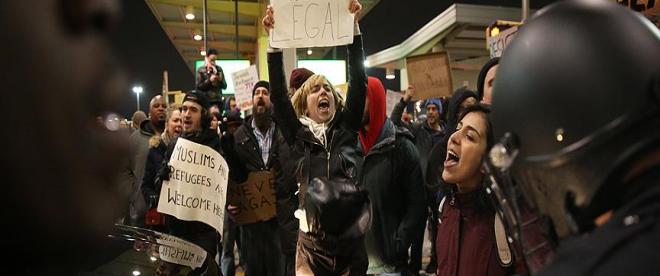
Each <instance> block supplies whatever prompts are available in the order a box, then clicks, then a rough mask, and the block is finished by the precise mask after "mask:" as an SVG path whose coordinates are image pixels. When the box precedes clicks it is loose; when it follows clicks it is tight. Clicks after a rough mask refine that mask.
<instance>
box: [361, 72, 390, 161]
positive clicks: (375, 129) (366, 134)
mask: <svg viewBox="0 0 660 276" xmlns="http://www.w3.org/2000/svg"><path fill="white" fill-rule="evenodd" d="M367 99H368V100H369V103H368V105H369V106H368V107H369V131H366V130H365V129H362V130H360V143H361V144H362V149H363V153H364V154H367V153H368V152H369V150H370V149H371V147H373V146H374V145H375V144H376V142H378V137H379V136H380V132H381V130H382V129H383V124H384V123H385V118H387V114H386V105H387V104H386V102H385V87H383V83H381V82H380V80H379V79H377V78H374V77H369V78H368V84H367Z"/></svg>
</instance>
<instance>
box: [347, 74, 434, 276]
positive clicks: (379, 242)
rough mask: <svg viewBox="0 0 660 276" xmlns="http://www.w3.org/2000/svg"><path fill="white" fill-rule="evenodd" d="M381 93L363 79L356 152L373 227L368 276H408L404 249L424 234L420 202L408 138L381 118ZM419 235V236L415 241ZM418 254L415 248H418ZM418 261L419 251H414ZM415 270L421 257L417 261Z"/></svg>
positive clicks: (377, 86) (420, 190) (416, 162)
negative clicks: (359, 153)
mask: <svg viewBox="0 0 660 276" xmlns="http://www.w3.org/2000/svg"><path fill="white" fill-rule="evenodd" d="M385 108H386V103H385V88H384V87H383V84H382V83H381V82H380V80H378V79H377V78H374V77H369V78H368V86H367V100H366V104H365V108H364V116H363V118H362V125H363V128H362V130H360V133H359V143H358V148H359V149H360V150H361V151H362V154H363V155H364V160H363V161H362V166H361V168H360V169H359V172H358V175H360V180H359V182H360V183H361V186H362V187H363V189H364V190H366V191H367V192H369V199H370V200H371V204H372V210H373V226H372V228H371V230H370V231H369V232H368V233H367V235H366V237H365V246H366V249H367V255H368V257H369V269H368V271H367V273H369V274H380V273H386V274H388V275H389V274H390V273H399V274H401V273H410V272H413V271H411V269H412V270H414V273H415V274H416V273H417V272H418V271H419V267H417V268H410V267H409V265H408V249H409V248H410V246H411V244H412V243H413V241H415V240H416V238H417V237H418V236H422V239H423V233H424V221H425V217H426V198H425V192H424V187H423V185H424V184H423V178H422V170H421V167H420V161H419V154H418V153H417V148H415V145H414V144H413V142H412V140H413V136H412V134H411V133H410V132H409V131H408V130H406V129H404V128H397V127H396V126H395V125H394V123H392V121H390V120H389V119H388V118H387V114H386V111H385ZM420 233H421V235H420ZM420 250H421V248H420ZM420 255H421V251H420ZM419 261H420V266H421V256H420V260H419Z"/></svg>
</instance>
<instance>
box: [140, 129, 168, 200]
mask: <svg viewBox="0 0 660 276" xmlns="http://www.w3.org/2000/svg"><path fill="white" fill-rule="evenodd" d="M155 138H156V139H155ZM154 140H155V142H154V143H152V144H151V145H150V148H149V155H148V156H147V162H146V163H145V165H144V177H142V195H143V196H144V201H145V202H146V203H147V207H149V208H154V207H156V206H157V204H158V197H159V196H160V187H161V184H162V182H159V183H157V184H156V175H157V174H158V170H160V167H161V166H162V165H163V160H165V153H166V152H167V144H165V141H163V139H162V138H159V137H152V139H151V141H150V142H153V141H154Z"/></svg>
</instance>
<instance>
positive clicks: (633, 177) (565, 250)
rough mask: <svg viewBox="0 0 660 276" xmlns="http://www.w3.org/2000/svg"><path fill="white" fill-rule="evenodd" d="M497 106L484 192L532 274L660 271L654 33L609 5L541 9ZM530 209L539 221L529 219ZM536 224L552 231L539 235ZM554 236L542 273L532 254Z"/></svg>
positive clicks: (507, 65)
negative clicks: (490, 197)
mask: <svg viewBox="0 0 660 276" xmlns="http://www.w3.org/2000/svg"><path fill="white" fill-rule="evenodd" d="M492 110H493V113H492V115H493V120H492V121H493V130H494V131H495V134H496V135H495V136H496V139H497V138H501V140H500V143H499V144H496V145H495V146H494V147H493V149H492V150H491V152H490V156H489V158H488V160H487V162H486V163H485V164H486V166H485V167H484V169H485V170H487V171H488V172H489V173H490V174H491V175H492V178H490V179H492V180H494V181H493V182H492V184H490V185H489V186H488V188H489V191H491V192H492V193H491V194H493V195H495V197H494V199H495V201H496V203H497V205H498V208H499V210H500V212H501V213H500V214H501V215H502V216H503V218H504V220H505V224H506V225H507V226H508V228H509V230H510V231H509V234H510V235H511V238H512V240H516V241H518V244H520V245H521V246H522V247H523V249H524V252H525V253H526V255H525V257H526V259H527V263H528V266H529V268H530V270H531V271H532V272H538V271H541V275H652V274H657V273H658V271H660V262H658V260H660V257H659V256H660V254H659V252H660V250H659V249H658V245H660V227H659V226H660V224H659V222H660V200H659V199H660V188H659V187H660V186H658V184H659V183H660V182H659V180H660V128H659V127H658V126H660V31H658V29H657V27H656V26H653V24H652V23H651V22H649V21H648V20H647V19H646V18H644V17H643V16H642V15H641V14H638V13H636V12H634V11H632V10H629V9H627V8H625V7H623V6H621V5H618V4H616V3H615V2H609V1H562V2H559V3H556V4H553V5H551V6H548V7H546V8H544V9H543V10H541V11H539V12H538V13H537V15H536V16H534V17H533V18H531V19H530V20H528V21H526V22H525V25H524V26H523V27H522V28H521V30H520V31H519V32H518V33H517V34H516V37H515V39H514V40H513V41H512V43H511V44H510V45H509V46H507V49H506V51H505V52H504V54H503V56H502V59H501V60H500V67H499V68H498V73H497V80H496V82H495V87H494V90H493V105H492ZM513 203H515V204H513ZM608 211H612V215H611V217H610V218H609V220H604V219H602V218H603V217H604V216H603V214H606V213H607V212H608ZM529 213H534V214H536V215H538V217H537V218H538V220H535V221H529V220H525V219H523V218H522V217H521V214H529ZM597 218H598V220H597ZM543 221H545V223H544V222H543ZM596 221H598V223H596ZM603 221H605V222H603ZM529 222H532V223H529ZM530 224H536V225H539V226H542V227H543V229H544V231H540V232H539V233H538V234H540V235H533V234H532V233H530V232H529V231H527V228H528V226H529V225H530ZM553 232H554V233H553ZM555 234H556V237H558V240H559V247H558V250H557V251H556V255H555V258H554V260H552V261H550V264H549V265H548V266H546V267H545V268H541V266H542V265H543V264H544V262H537V261H538V260H540V259H543V257H542V256H539V254H537V252H538V250H534V249H535V248H543V247H546V248H547V246H548V244H551V240H552V237H553V236H554V235H555ZM544 239H545V241H544ZM545 263H547V262H545Z"/></svg>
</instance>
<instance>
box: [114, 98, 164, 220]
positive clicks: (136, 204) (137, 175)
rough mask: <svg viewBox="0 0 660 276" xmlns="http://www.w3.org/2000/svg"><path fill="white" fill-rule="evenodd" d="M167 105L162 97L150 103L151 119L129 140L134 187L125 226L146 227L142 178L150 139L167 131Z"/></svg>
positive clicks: (145, 206) (130, 171)
mask: <svg viewBox="0 0 660 276" xmlns="http://www.w3.org/2000/svg"><path fill="white" fill-rule="evenodd" d="M166 109H167V104H166V103H165V99H163V97H162V96H160V95H157V96H155V97H153V98H152V99H151V101H150V102H149V118H147V119H145V120H144V121H142V123H140V128H139V129H138V130H136V131H134V132H133V133H132V134H131V136H130V138H129V140H130V146H131V149H132V150H133V154H132V155H131V156H130V159H129V163H128V164H129V166H128V170H129V171H128V174H129V175H130V176H131V177H130V178H128V179H129V181H131V183H129V184H130V185H129V187H132V190H131V195H130V199H129V200H130V202H129V220H128V221H124V223H125V224H129V225H135V226H141V225H144V215H145V213H146V212H147V204H146V202H145V201H144V197H143V195H142V188H141V187H142V178H143V177H144V167H145V166H144V165H145V164H146V162H147V156H148V155H149V139H151V137H153V136H154V135H158V136H159V135H161V133H163V130H164V129H165V117H166V116H167V113H166Z"/></svg>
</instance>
